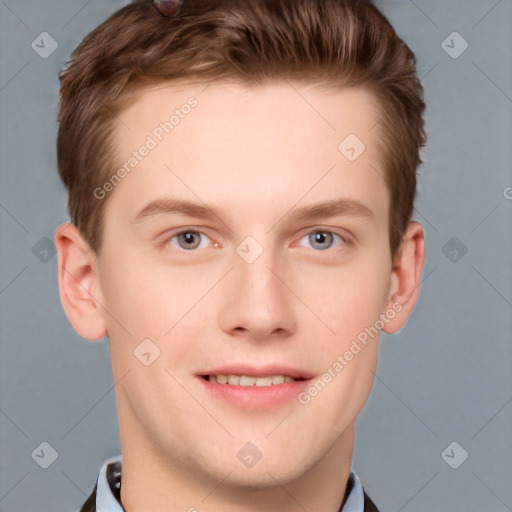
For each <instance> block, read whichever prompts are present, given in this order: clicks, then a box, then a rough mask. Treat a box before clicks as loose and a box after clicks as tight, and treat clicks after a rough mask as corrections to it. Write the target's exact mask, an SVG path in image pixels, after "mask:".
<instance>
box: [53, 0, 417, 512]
mask: <svg viewBox="0 0 512 512" xmlns="http://www.w3.org/2000/svg"><path fill="white" fill-rule="evenodd" d="M61 80H62V87H61V105H60V116H59V122H60V129H59V139H58V157H59V172H60V175H61V177H62V179H63V181H64V183H65V185H66V186H67V187H68V192H69V203H68V206H69V210H70V214H71V221H72V222H71V223H66V224H63V225H62V226H60V227H59V228H58V230H57V233H56V235H55V242H56V245H57V248H58V252H59V285H60V292H61V300H62V303H63V306H64V309H65V311H66V314H67V316H68V318H69V320H70V322H71V323H72V325H73V326H74V328H75V329H76V331H77V332H78V333H79V334H80V335H81V336H83V337H85V338H87V339H90V340H95V339H100V338H102V337H104V336H107V337H108V339H109V343H110V350H111V363H112V371H113V376H114V382H115V383H116V386H115V391H116V402H117V410H118V418H119V429H120V439H121V450H122V459H121V457H119V458H117V459H114V460H108V461H106V462H105V464H104V465H103V467H102V469H101V471H100V474H99V476H98V480H97V485H96V486H95V488H94V491H93V494H92V495H91V497H90V498H89V499H88V500H87V502H86V503H85V504H84V506H83V508H82V511H88V510H102V511H103V512H105V511H115V512H120V511H122V510H126V511H135V510H144V511H145V512H146V511H147V512H150V511H151V512H152V511H154V512H156V511H164V510H169V511H175V510H188V511H195V510H198V511H202V510H222V511H224V512H230V511H239V510H244V511H254V512H257V511H263V510H284V511H289V512H295V511H298V510H311V511H320V512H337V511H343V512H361V511H363V510H366V511H372V510H376V507H375V505H374V504H373V503H372V501H371V500H370V499H369V497H368V496H367V495H366V493H365V492H364V490H363V487H362V484H361V481H360V479H359V478H358V476H357V475H356V474H355V473H354V472H353V471H351V461H352V453H353V445H354V422H355V419H356V417H357V415H358V414H359V412H360V411H361V409H362V408H363V406H364V404H365V402H366V400H367V398H368V395H369V393H370V390H371V387H372V384H373V377H374V371H375V368H376V364H377V356H378V340H379V335H380V332H381V331H382V330H384V331H385V332H387V333H393V332H396V331H397V330H399V329H400V328H401V327H402V326H403V325H404V323H405V322H406V320H407V318H408V316H409V314H410V313H411V311H412V308H413V306H414V303H415V301H416V298H417V295H418V290H419V283H420V277H421V271H422V267H423V261H424V238H423V230H422V228H421V226H420V225H419V224H418V223H416V222H411V212H412V206H413V201H414V195H415V190H416V170H417V167H418V166H419V164H420V163H421V160H420V157H419V150H420V148H421V146H422V145H424V143H425V134H424V130H423V117H422V115H423V110H424V102H423V98H422V88H421V85H420V83H419V81H418V79H417V77H416V74H415V67H414V55H413V54H412V52H411V51H410V50H409V49H408V48H407V46H406V45H405V44H404V43H403V42H402V41H401V40H400V39H399V38H398V37H397V35H396V33H395V32H394V31H393V29H392V28H391V26H390V25H389V23H388V22H387V20H386V19H385V18H384V17H383V16H382V14H380V12H378V11H377V9H376V8H375V7H374V6H373V5H372V4H371V3H370V2H368V1H365V0H322V1H319V0H294V1H291V0H280V1H275V0H273V1H270V0H258V1H255V2H234V1H230V0H215V1H213V0H212V1H211V2H202V1H199V0H195V1H194V0H190V1H188V2H186V3H185V5H184V6H183V7H181V6H179V5H177V6H176V5H174V3H169V2H157V3H153V2H150V1H139V2H135V3H133V4H131V5H129V6H127V7H125V8H123V9H121V10H120V11H118V12H117V13H115V14H114V15H113V16H112V17H111V18H110V19H109V20H107V21H106V22H105V23H103V24H102V25H100V26H99V27H98V28H97V29H95V30H94V31H93V32H92V33H91V34H89V35H88V36H87V37H86V38H85V39H84V41H83V42H82V43H81V44H80V45H79V47H78V48H77V50H75V52H74V53H73V55H72V59H71V61H70V63H69V65H68V67H67V68H66V70H65V71H63V73H62V76H61ZM121 461H122V464H121Z"/></svg>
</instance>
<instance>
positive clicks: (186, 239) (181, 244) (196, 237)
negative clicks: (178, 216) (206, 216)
mask: <svg viewBox="0 0 512 512" xmlns="http://www.w3.org/2000/svg"><path fill="white" fill-rule="evenodd" d="M201 237H202V239H201ZM207 240H208V237H207V236H206V235H205V234H204V233H200V232H199V231H192V230H190V229H188V230H186V231H181V232H180V233H176V234H175V235H173V236H172V237H171V238H170V239H169V241H170V244H171V245H172V246H173V247H177V248H178V249H183V250H185V251H191V250H194V249H203V248H204V247H206V246H207V245H208V241H207Z"/></svg>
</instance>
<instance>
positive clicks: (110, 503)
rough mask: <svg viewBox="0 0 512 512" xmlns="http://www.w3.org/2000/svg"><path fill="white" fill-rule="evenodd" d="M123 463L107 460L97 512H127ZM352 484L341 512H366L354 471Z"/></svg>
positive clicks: (358, 481)
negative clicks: (122, 500) (122, 490)
mask: <svg viewBox="0 0 512 512" xmlns="http://www.w3.org/2000/svg"><path fill="white" fill-rule="evenodd" d="M121 461H122V456H121V455H119V456H117V457H112V458H110V459H107V460H106V461H105V462H104V463H103V466H102V467H101V469H100V473H99V475H98V485H97V488H96V510H97V511H98V512H125V511H124V509H123V507H122V506H121V503H120V502H119V500H118V498H117V497H116V496H119V489H120V485H121ZM116 463H117V464H116ZM111 464H112V465H111ZM109 465H110V467H109ZM107 467H108V475H107ZM350 482H351V483H352V488H351V489H350V492H349V494H348V496H347V500H346V501H345V505H344V506H343V508H342V509H341V510H340V511H339V512H364V493H363V485H362V483H361V480H360V479H359V477H358V476H357V475H356V474H355V473H354V472H353V471H352V472H351V473H350V478H349V485H350Z"/></svg>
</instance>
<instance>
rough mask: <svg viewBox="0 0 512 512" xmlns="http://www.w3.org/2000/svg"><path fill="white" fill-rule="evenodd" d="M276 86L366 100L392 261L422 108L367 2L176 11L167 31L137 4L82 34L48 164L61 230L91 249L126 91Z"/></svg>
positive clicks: (200, 3)
mask: <svg viewBox="0 0 512 512" xmlns="http://www.w3.org/2000/svg"><path fill="white" fill-rule="evenodd" d="M283 77H284V78H290V79H296V80H302V81H305V82H309V83H319V84H324V85H326V86H329V87H347V86H349V87H350V86H360V87H366V88H368V89H369V90H371V91H372V92H373V93H374V94H375V96H376V98H377V100H378V106H379V109H380V111H379V113H380V116H381V117H380V120H379V123H378V124H379V126H380V130H379V134H380V137H379V140H380V142H381V145H382V158H383V169H384V174H385V176H384V179H385V180H386V182H387V185H388V190H389V193H390V197H391V203H390V218H389V225H390V232H389V240H390V248H391V254H392V255H393V256H395V255H396V253H397V251H398V249H399V247H400V242H401V239H402V237H403V234H404V232H405V229H406V227H407V224H408V222H409V221H410V220H411V215H412V210H413V205H414V198H415V194H416V181H417V179H416V172H417V168H418V166H419V165H420V164H421V163H422V160H421V157H420V149H421V147H422V146H424V145H425V142H426V136H425V131H424V120H423V112H424V109H425V104H424V101H423V88H422V86H421V83H420V81H419V79H418V77H417V75H416V61H415V56H414V54H413V52H412V51H411V50H410V49H409V47H408V46H407V45H406V44H405V43H404V42H403V41H402V40H401V39H400V38H399V37H398V36H397V34H396V32H395V31H394V29H393V28H392V27H391V25H390V23H389V22H388V20H387V19H386V18H385V17H384V15H383V14H382V13H381V12H380V11H379V10H378V9H377V8H376V7H375V6H374V5H373V4H372V3H371V2H370V1H369V0H251V1H248V2H246V1H239V0H185V5H184V8H183V9H182V12H181V14H180V16H178V18H177V19H174V20H170V19H167V18H164V17H163V16H162V15H161V14H160V13H158V12H157V10H156V8H155V7H154V6H153V5H152V2H151V1H150V0H139V1H136V2H133V3H131V4H130V5H127V6H126V7H124V8H122V9H120V10H119V11H117V12H116V13H115V14H114V15H112V16H111V17H110V18H109V19H108V20H106V21H105V22H104V23H102V24H101V25H99V26H98V27H97V28H96V29H95V30H93V31H92V32H91V33H90V34H89V35H87V36H86V37H85V38H84V40H83V41H82V42H81V43H80V45H79V46H78V47H77V48H76V50H75V51H74V52H73V53H72V55H71V59H70V61H69V63H68V65H67V67H66V68H65V69H64V70H63V71H62V72H61V74H60V79H61V90H60V106H59V123H60V125H59V134H58V142H57V153H58V166H59V173H60V176H61V178H62V181H63V182H64V184H65V185H66V187H67V188H68V193H69V199H68V209H69V213H70V216H71V221H72V222H73V223H74V224H75V225H76V226H77V227H78V228H79V230H80V231H81V233H82V235H83V236H84V238H85V239H86V241H87V242H88V243H89V245H90V246H91V248H92V249H93V250H94V251H95V252H96V253H98V252H99V250H100V248H101V243H102V226H103V212H104V208H105V201H99V200H98V199H96V197H95V196H94V195H93V190H94V189H95V188H96V187H98V186H101V184H102V183H105V181H106V180H107V179H108V176H110V175H112V173H113V171H114V168H113V166H114V151H113V150H114V148H113V142H112V141H113V131H114V128H115V126H116V122H117V116H118V114H119V112H121V111H122V109H123V108H125V107H126V106H127V105H128V104H129V101H130V98H131V93H132V92H133V91H136V90H137V89H139V90H140V88H141V87H142V86H143V85H145V84H152V83H161V82H173V81H175V82H180V83H190V84H192V83H205V84H206V83H209V82H212V81H213V82H215V81H219V82H220V81H222V80H235V81H236V82H238V83H241V84H243V85H246V86H258V85H262V84H265V83H267V82H269V81H271V80H275V79H278V78H283ZM340 142H341V141H340Z"/></svg>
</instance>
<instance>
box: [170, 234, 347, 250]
mask: <svg viewBox="0 0 512 512" xmlns="http://www.w3.org/2000/svg"><path fill="white" fill-rule="evenodd" d="M186 233H191V234H194V235H200V236H205V237H207V238H209V237H208V235H206V234H205V233H203V232H201V231H199V230H196V229H193V228H187V229H182V230H180V231H178V232H176V233H173V234H172V235H170V236H168V237H167V238H166V239H165V241H164V245H166V246H168V245H171V242H172V241H173V240H174V239H177V237H179V236H180V235H184V234H186ZM316 233H322V234H330V235H332V236H333V244H334V243H335V241H336V239H338V240H339V241H340V242H339V243H338V246H336V245H334V246H331V247H327V248H326V249H315V248H313V247H311V249H312V250H313V251H315V252H327V251H329V250H334V249H337V248H339V247H340V243H341V246H344V245H347V246H349V245H351V241H350V240H349V239H348V238H347V237H344V236H342V235H340V234H339V233H336V232H334V231H332V230H330V229H323V228H316V229H313V230H312V231H309V232H308V233H306V234H305V235H303V236H302V237H301V238H300V240H303V239H304V238H306V237H309V236H311V235H314V234H316ZM200 243H201V242H200ZM301 247H304V246H302V245H301ZM176 250H177V251H178V252H184V253H186V252H191V253H192V252H196V251H197V250H198V248H194V249H183V248H182V247H179V246H178V247H176Z"/></svg>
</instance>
